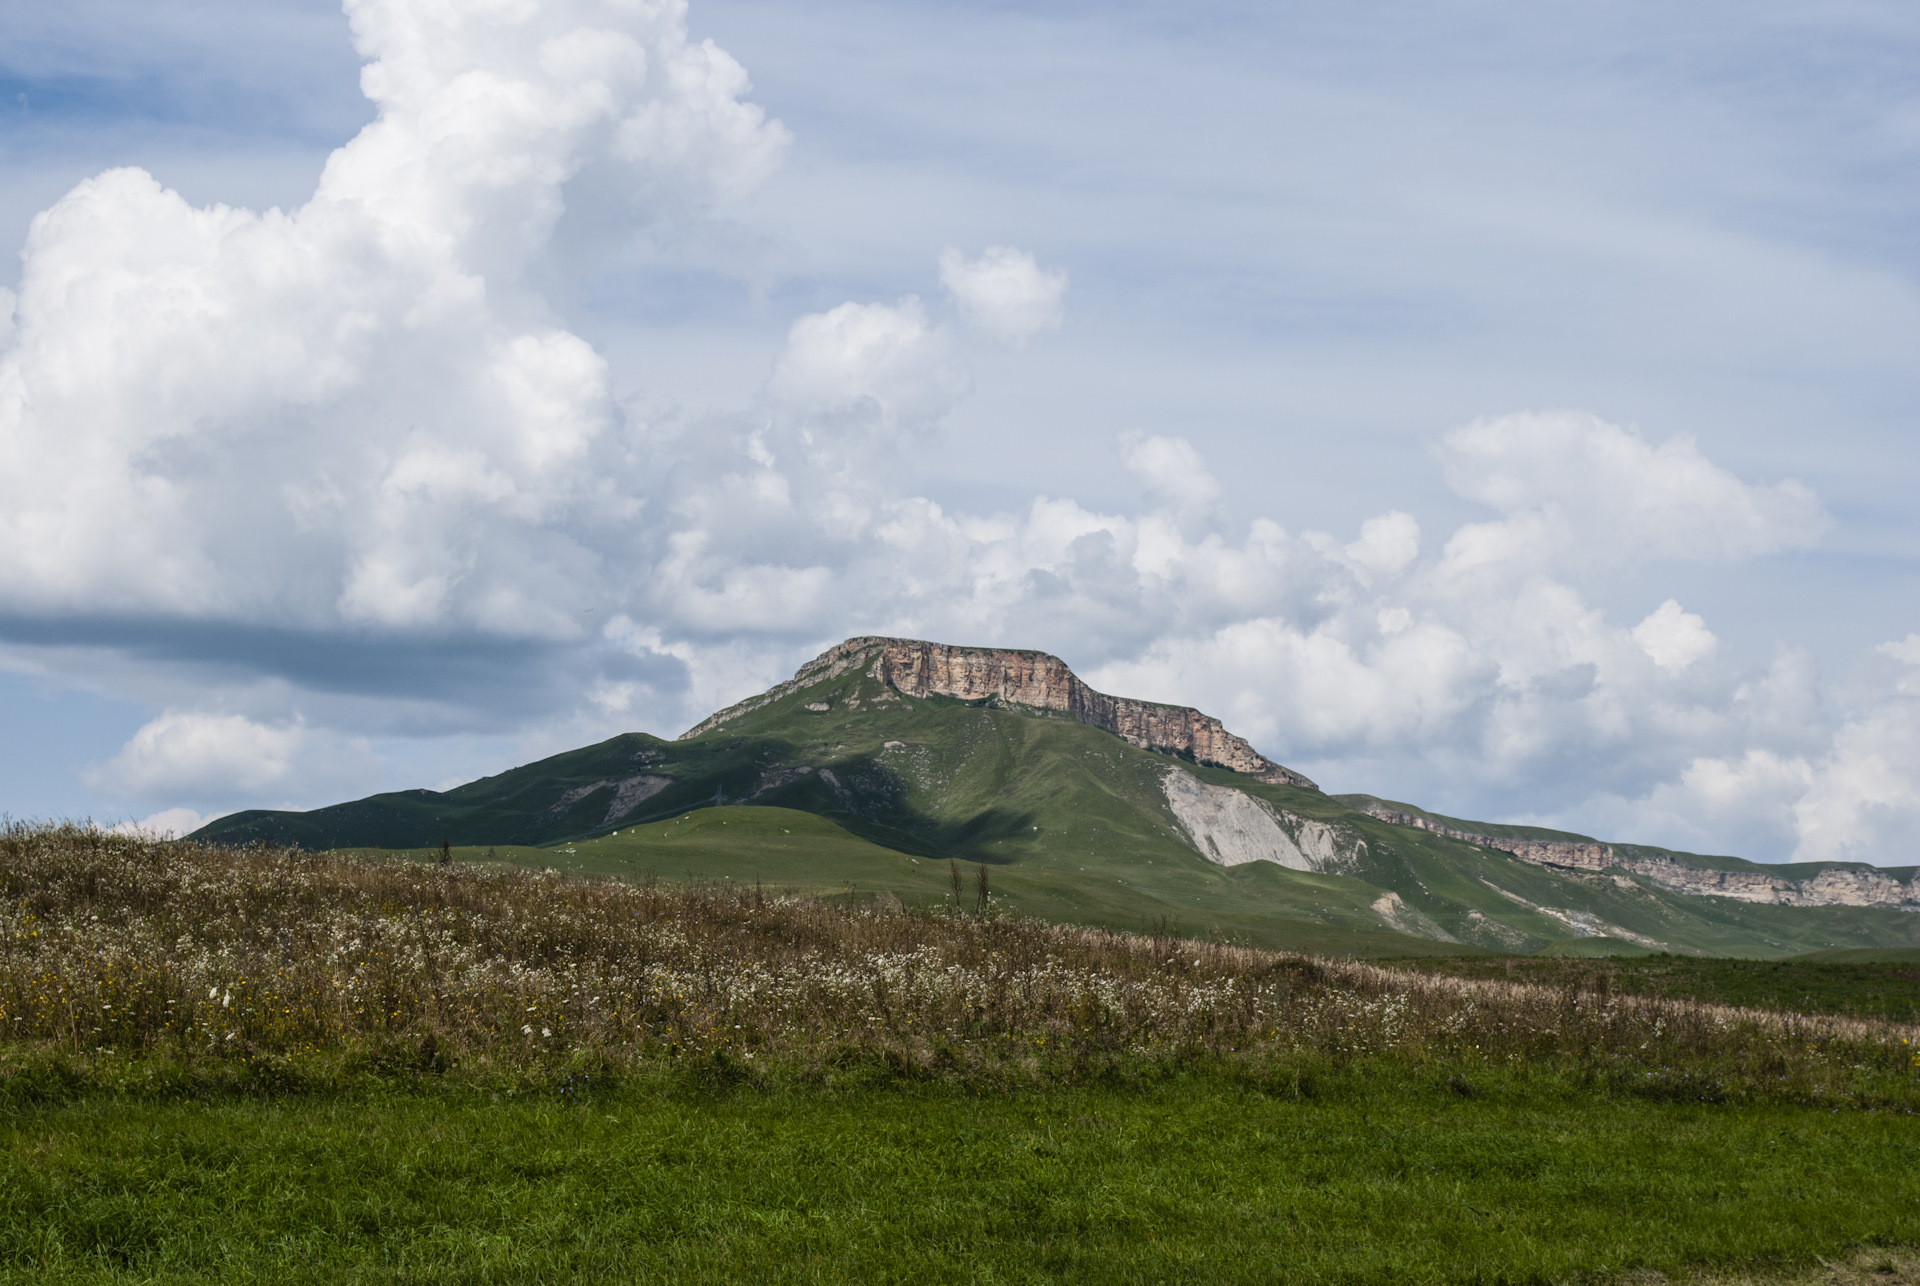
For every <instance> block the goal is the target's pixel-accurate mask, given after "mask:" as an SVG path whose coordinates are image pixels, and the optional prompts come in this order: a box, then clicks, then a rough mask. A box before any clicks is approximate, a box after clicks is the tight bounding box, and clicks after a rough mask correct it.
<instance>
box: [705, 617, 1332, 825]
mask: <svg viewBox="0 0 1920 1286" xmlns="http://www.w3.org/2000/svg"><path fill="white" fill-rule="evenodd" d="M861 669H864V670H865V672H866V673H867V675H868V676H869V677H871V678H874V679H878V680H880V681H881V682H883V683H885V684H887V685H888V686H889V687H891V688H893V689H894V690H895V691H896V692H899V693H901V694H903V695H905V696H910V697H929V696H943V697H958V698H960V699H961V700H963V701H988V700H999V701H1004V702H1005V703H1007V704H1008V705H1013V706H1024V707H1026V708H1028V709H1032V710H1052V711H1057V712H1059V713H1061V714H1065V715H1069V716H1071V717H1072V718H1074V719H1077V720H1079V721H1080V722H1081V723H1087V724H1092V725H1093V726H1094V727H1096V728H1104V729H1106V730H1107V731H1108V732H1111V733H1113V734H1114V735H1115V736H1118V737H1122V738H1124V739H1126V740H1127V741H1130V742H1132V743H1133V744H1134V745H1136V746H1141V747H1144V748H1146V749H1148V750H1164V751H1172V752H1174V753H1176V754H1186V755H1191V756H1193V758H1194V759H1195V760H1197V761H1198V762H1200V763H1203V764H1213V765H1215V766H1217V767H1221V768H1230V769H1232V770H1233V771H1234V772H1237V773H1245V774H1246V775H1247V776H1249V777H1252V778H1254V779H1255V780H1257V781H1265V782H1276V783H1283V784H1285V785H1290V786H1304V787H1306V788H1307V789H1309V790H1318V789H1319V787H1317V786H1315V785H1314V784H1313V783H1312V782H1310V781H1308V780H1307V779H1306V778H1305V777H1303V776H1301V775H1300V774H1299V773H1297V772H1294V771H1293V770H1292V769H1290V768H1283V767H1282V766H1280V765H1279V764H1276V763H1274V762H1272V761H1271V760H1269V759H1267V758H1265V757H1264V756H1262V755H1261V754H1260V753H1259V752H1258V751H1256V750H1255V749H1254V748H1253V747H1252V746H1250V745H1248V744H1247V743H1246V742H1245V741H1243V740H1242V739H1241V738H1239V737H1236V736H1234V735H1233V734H1232V733H1230V732H1228V731H1227V730H1226V728H1224V727H1223V726H1221V723H1220V721H1219V720H1218V719H1215V718H1214V717H1213V716H1211V715H1206V714H1202V713H1200V712H1199V711H1198V710H1193V709H1189V708H1188V707H1186V706H1163V705H1155V704H1153V703H1152V702H1148V701H1131V700H1128V699H1127V698H1125V697H1110V696H1108V695H1107V694H1106V693H1104V692H1095V691H1094V690H1093V689H1092V688H1090V687H1088V686H1087V685H1086V684H1084V683H1082V682H1081V681H1080V679H1079V677H1078V676H1076V675H1075V674H1074V672H1073V671H1072V670H1070V669H1068V668H1067V663H1066V662H1065V661H1062V660H1061V659H1060V658H1059V657H1057V656H1049V655H1048V654H1047V653H1045V652H1023V651H1015V650H1012V649H1008V648H983V647H953V646H950V645H948V644H945V643H928V642H926V641H924V640H921V639H892V638H879V637H872V636H869V637H864V638H854V639H848V640H847V641H846V642H845V643H841V644H838V645H836V646H834V647H831V648H828V649H827V650H826V651H825V652H823V653H821V654H820V655H819V656H817V657H815V658H814V659H813V660H811V661H809V662H807V663H806V664H805V665H803V666H801V667H800V670H799V672H798V673H797V674H795V675H794V676H793V678H792V679H790V680H788V681H787V682H785V683H782V684H780V685H778V686H777V687H773V688H770V689H768V690H767V691H766V692H763V693H761V694H760V695H759V696H757V697H751V698H749V699H748V700H746V701H742V702H741V703H740V704H738V705H734V706H729V707H728V708H726V709H725V710H722V711H720V712H719V713H718V714H715V715H712V716H710V717H709V718H708V719H706V720H705V721H704V722H703V723H701V724H700V725H699V726H698V727H695V728H692V729H690V730H688V731H687V732H685V733H683V734H682V740H684V739H685V738H687V737H697V736H699V735H700V734H701V733H703V732H708V731H710V730H712V729H714V728H717V727H720V726H721V725H722V724H725V723H727V722H728V721H730V720H732V719H736V718H738V717H739V716H741V715H743V714H746V713H747V712H748V711H750V710H757V709H759V708H760V707H761V706H764V705H767V704H769V703H771V702H774V701H778V700H779V699H780V698H781V697H783V696H786V695H787V694H788V693H789V692H793V691H795V690H797V689H799V688H804V687H810V686H812V685H813V684H816V683H821V682H824V681H826V680H828V679H833V678H837V677H839V676H840V675H842V674H846V673H848V672H850V671H853V670H861Z"/></svg>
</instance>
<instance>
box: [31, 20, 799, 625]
mask: <svg viewBox="0 0 1920 1286" xmlns="http://www.w3.org/2000/svg"><path fill="white" fill-rule="evenodd" d="M346 8H347V13H348V17H349V19H350V21H351V24H352V29H353V34H354V40H355V43H356V46H357V47H358V48H359V50H360V52H361V53H362V54H363V55H364V56H365V57H366V59H367V60H368V61H367V65H366V68H365V70H364V73H363V76H362V84H363V88H364V89H365V92H366V94H367V96H368V97H369V98H370V99H372V100H373V102H374V103H375V105H376V106H377V108H378V116H377V118H376V119H375V120H374V121H373V123H371V124H370V125H368V126H367V127H366V128H365V129H364V130H363V131H362V132H361V133H360V134H359V135H358V136H357V137H355V138H354V139H353V140H352V141H350V142H348V143H347V144H346V145H344V146H343V147H341V148H340V149H339V150H338V151H336V152H334V153H333V155H332V156H331V157H330V158H329V159H328V161H327V164H326V167H325V169H324V171H323V173H322V174H321V176H320V179H319V183H318V186H317V189H316V191H315V193H314V195H313V197H312V199H311V200H309V201H308V202H307V203H306V204H305V205H303V206H301V207H299V208H298V209H295V210H292V211H290V212H287V211H281V210H277V209H275V210H268V211H265V212H255V211H251V210H243V209H234V208H230V207H227V206H219V205H216V206H210V207H204V208H198V207H194V206H192V205H189V204H188V203H187V201H185V200H184V199H183V198H182V197H181V196H180V195H179V194H178V193H176V192H173V191H171V190H169V189H167V188H166V187H164V186H162V185H161V184H160V182H158V181H157V180H156V179H155V178H153V177H152V176H151V175H149V174H147V173H146V172H144V171H142V170H137V169H122V170H113V171H109V172H107V173H105V174H101V175H99V176H97V177H95V178H92V179H89V180H87V181H85V182H83V183H81V184H80V185H79V186H77V187H76V188H74V190H73V191H71V192H70V193H68V194H67V195H66V196H65V197H64V198H62V199H61V201H60V202H59V203H58V204H56V205H55V206H54V207H53V208H52V209H50V210H48V211H46V212H45V213H43V214H41V215H40V216H39V217H38V218H36V219H35V220H34V223H33V226H32V231H31V234H30V236H29V238H28V242H27V246H26V249H25V252H24V255H23V271H22V277H21V286H20V291H19V299H18V306H17V309H16V310H15V324H14V335H13V342H12V344H11V346H10V347H9V348H8V349H7V350H6V351H5V354H4V356H3V357H0V542H4V543H5V545H6V547H7V548H8V549H9V551H10V557H9V558H7V559H6V560H5V561H4V563H3V564H0V595H3V596H4V597H5V599H6V601H7V602H8V603H9V604H11V605H12V606H14V607H15V608H16V609H20V610H26V611H32V612H39V613H60V612H70V611H95V612H98V611H109V612H121V613H125V612H159V613H166V614H176V615H186V616H190V617H194V618H198V619H208V618H214V619H222V620H228V621H272V622H275V623H283V622H288V621H294V622H298V623H300V624H301V625H303V626H306V627H325V626H328V625H332V624H337V623H339V622H341V621H343V620H344V621H346V622H353V623H359V624H365V625H368V626H373V627H377V628H387V629H396V630H418V629H422V628H446V627H452V628H474V629H481V630H485V631H488V632H491V633H497V634H507V635H520V636H526V637H549V638H551V637H570V636H572V635H574V634H576V633H577V623H576V621H575V609H576V607H577V604H578V602H579V600H580V599H582V598H583V597H591V596H593V595H594V593H595V591H596V589H597V586H596V585H595V581H596V579H597V577H596V569H597V565H598V563H599V561H600V559H601V558H602V557H603V556H604V554H605V552H606V551H605V550H604V549H603V548H601V547H600V546H601V545H603V544H604V541H603V540H599V539H595V538H593V537H591V536H589V535H588V534H587V531H586V529H589V528H594V527H602V528H604V527H605V526H606V525H608V524H611V523H615V522H617V521H618V520H619V519H620V518H621V517H622V506H623V505H624V504H627V503H629V501H628V498H627V497H622V496H619V495H612V494H609V493H608V489H607V488H606V487H605V486H604V485H603V479H604V478H605V476H606V474H607V473H608V472H609V471H610V470H611V469H615V468H617V466H618V465H619V463H620V461H621V458H622V449H623V445H624V444H623V443H621V442H620V441H619V437H620V430H621V427H622V425H621V422H620V417H619V416H618V414H617V412H616V410H615V408H614V406H613V402H612V398H611V396H610V393H609V386H608V374H607V367H606V363H605V360H604V359H603V358H602V357H601V356H600V355H599V354H598V353H596V352H595V351H594V350H593V349H592V348H591V347H590V346H589V345H588V344H586V343H585V342H584V341H582V340H581V339H580V338H579V337H577V336H575V335H573V334H571V333H569V332H568V331H566V330H565V329H563V328H560V327H558V326H556V325H555V324H554V323H553V322H552V320H551V319H550V317H549V316H548V314H547V312H546V309H545V306H544V304H543V303H542V301H541V300H539V298H538V297H537V296H534V295H532V294H531V293H530V291H529V290H528V288H527V286H526V284H525V278H526V269H527V266H528V264H529V262H530V261H531V258H532V256H534V255H535V254H536V253H538V252H539V251H540V250H541V248H542V247H543V246H544V245H545V243H546V242H547V240H548V238H549V237H550V235H551V233H552V230H553V228H554V225H555V223H556V221H557V220H558V219H559V217H560V215H561V213H562V212H563V210H564V208H565V190H566V186H567V184H568V183H569V182H571V181H573V180H575V179H577V178H581V177H583V176H585V175H587V174H589V173H592V174H595V175H596V176H598V178H599V180H600V181H601V182H602V183H603V184H615V185H621V184H624V187H625V188H626V190H627V191H628V192H629V194H630V195H631V197H632V199H633V200H634V201H635V202H639V203H647V202H651V203H652V204H653V205H654V206H656V207H664V206H667V205H676V206H697V205H699V204H701V203H703V202H710V201H713V200H720V199H724V198H726V197H728V196H731V195H734V194H737V193H738V192H740V191H742V190H743V189H745V188H747V187H750V186H751V185H752V184H753V183H754V182H755V181H756V180H757V179H758V178H759V177H760V176H761V175H763V174H764V173H765V172H766V171H767V170H768V168H769V167H770V166H771V165H772V164H774V162H775V161H777V159H778V157H779V154H780V152H781V150H782V148H783V146H784V144H785V140H786V134H785V131H784V130H783V129H782V128H781V127H780V126H779V125H778V124H777V123H773V122H769V121H768V120H766V119H765V117H764V115H763V113H762V112H761V110H760V109H759V108H757V107H754V106H752V105H751V104H748V103H745V102H743V101H741V99H740V95H742V94H743V93H744V92H745V91H746V88H747V82H746V78H745V74H744V72H743V71H742V70H741V69H740V67H739V65H738V64H737V63H735V62H734V61H733V60H732V59H731V58H729V57H728V56H727V55H726V54H725V53H724V51H721V50H720V49H718V48H717V47H715V46H714V45H713V44H712V43H711V42H705V43H698V44H696V43H692V42H690V41H689V40H688V39H687V35H686V30H685V11H684V6H683V5H679V4H661V5H645V6H641V5H633V4H629V3H622V2H621V0H545V2H544V3H540V2H535V0H528V2H527V3H520V4H511V5H464V6H459V5H455V6H449V5H444V4H439V3H435V2H433V0H349V3H348V4H347V6H346Z"/></svg>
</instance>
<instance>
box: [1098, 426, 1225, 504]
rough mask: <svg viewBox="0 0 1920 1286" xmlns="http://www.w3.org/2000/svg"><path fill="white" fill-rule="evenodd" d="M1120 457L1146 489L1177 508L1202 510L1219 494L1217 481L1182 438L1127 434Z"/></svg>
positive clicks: (1188, 443)
mask: <svg viewBox="0 0 1920 1286" xmlns="http://www.w3.org/2000/svg"><path fill="white" fill-rule="evenodd" d="M1120 460H1121V462H1122V463H1123V464H1125V465H1126V466H1127V471H1128V472H1129V473H1131V474H1133V475H1134V476H1135V477H1136V478H1138V479H1140V481H1141V482H1142V483H1144V484H1145V485H1146V488H1147V490H1148V491H1150V492H1152V493H1153V494H1154V495H1155V496H1157V497H1159V498H1160V499H1162V500H1164V501H1166V502H1167V503H1169V504H1171V505H1172V506H1173V507H1174V508H1176V509H1180V510H1204V509H1205V508H1207V507H1208V506H1209V505H1211V504H1212V503H1213V502H1214V501H1216V500H1218V499H1219V498H1220V483H1219V480H1218V479H1216V478H1215V477H1214V476H1213V474H1211V473H1209V472H1208V471H1207V462H1206V461H1205V460H1203V459H1201V458H1200V453H1199V452H1198V451H1196V450H1194V449H1193V444H1192V443H1191V442H1189V441H1187V440H1186V439H1185V438H1173V437H1158V436H1156V437H1148V436H1146V435H1144V434H1139V433H1134V434H1129V435H1127V436H1126V437H1124V438H1122V439H1121V440H1120Z"/></svg>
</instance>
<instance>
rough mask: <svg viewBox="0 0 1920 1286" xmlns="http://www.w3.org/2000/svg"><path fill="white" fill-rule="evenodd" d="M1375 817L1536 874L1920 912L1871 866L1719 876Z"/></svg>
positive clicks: (1779, 902)
mask: <svg viewBox="0 0 1920 1286" xmlns="http://www.w3.org/2000/svg"><path fill="white" fill-rule="evenodd" d="M1364 811H1365V812H1367V813H1368V814H1369V815H1370V816H1373V817H1377V818H1379V819H1380V820H1381V821H1383V822H1392V823H1393V824H1394V825H1396V826H1417V827H1419V828H1420V829H1421V830H1424V831H1432V832H1433V833H1434V834H1436V835H1446V836H1450V837H1451V838H1453V839H1459V840H1465V841H1466V842H1467V843H1469V844H1477V845H1479V846H1480V847H1481V848H1497V849H1499V850H1501V851H1502V852H1506V853H1511V854H1513V855H1514V856H1515V857H1517V858H1519V859H1520V860H1521V861H1523V862H1532V863H1533V864H1534V865H1536V866H1561V867H1569V868H1571V869H1574V870H1581V871H1606V870H1621V871H1626V872H1629V873H1631V874H1634V875H1638V876H1641V877H1643V878H1645V879H1646V880H1647V881H1649V882H1650V883H1653V884H1657V885H1659V886H1660V887H1661V888H1664V889H1671V890H1673V891H1674V892H1676V893H1693V894H1701V895H1706V896H1710V897H1723V898H1734V899H1736V900H1738V901H1741V902H1761V903H1767V904H1771V905H1774V906H1885V907H1898V908H1900V909H1903V910H1913V911H1920V872H1916V873H1914V875H1913V877H1912V878H1911V879H1910V880H1908V881H1906V882H1904V883H1903V882H1902V881H1901V880H1900V878H1899V876H1898V874H1897V873H1895V872H1892V871H1883V870H1877V869H1875V868H1873V867H1869V866H1860V865H1852V864H1850V865H1840V864H1837V863H1836V864H1833V865H1828V866H1823V867H1822V868H1821V869H1820V870H1818V871H1816V872H1815V873H1814V874H1812V875H1810V876H1808V877H1806V878H1804V879H1791V878H1789V877H1787V876H1784V875H1776V874H1774V873H1773V872H1771V871H1766V870H1754V869H1751V868H1748V869H1745V870H1731V871H1728V870H1721V869H1718V868H1714V867H1705V866H1693V865H1691V864H1689V863H1686V862H1682V861H1680V860H1679V859H1677V858H1675V857H1672V856H1669V855H1667V854H1665V853H1653V852H1646V851H1639V850H1633V849H1624V848H1615V847H1614V846H1613V845H1611V844H1602V843H1600V842H1599V841H1597V840H1578V841H1576V840H1544V839H1525V838H1518V837H1514V836H1507V835H1483V834H1478V833H1476V832H1473V831H1467V830H1461V829H1459V828H1456V827H1452V826H1448V825H1446V824H1445V823H1443V822H1440V821H1438V820H1436V819H1434V818H1432V817H1428V816H1425V815H1422V814H1418V813H1408V812H1403V811H1401V810H1399V809H1395V808H1389V807H1387V806H1385V805H1382V804H1374V805H1369V806H1368V807H1367V808H1366V809H1365V810H1364Z"/></svg>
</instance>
